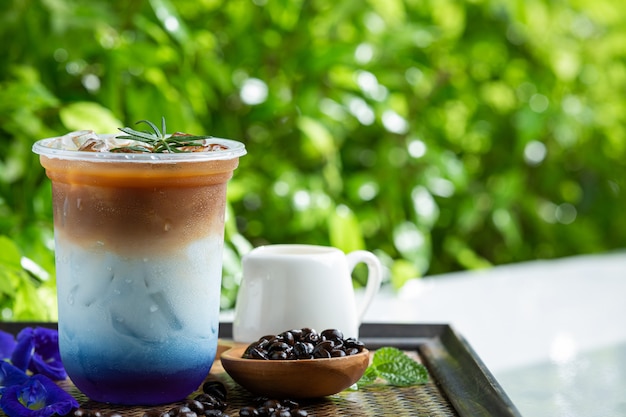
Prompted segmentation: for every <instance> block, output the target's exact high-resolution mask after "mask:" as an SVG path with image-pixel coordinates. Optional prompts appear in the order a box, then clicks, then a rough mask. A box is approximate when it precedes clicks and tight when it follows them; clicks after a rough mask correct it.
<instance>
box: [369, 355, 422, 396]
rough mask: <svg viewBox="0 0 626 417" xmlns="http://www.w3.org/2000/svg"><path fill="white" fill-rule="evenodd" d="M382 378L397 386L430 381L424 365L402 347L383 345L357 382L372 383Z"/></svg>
mask: <svg viewBox="0 0 626 417" xmlns="http://www.w3.org/2000/svg"><path fill="white" fill-rule="evenodd" d="M380 380H384V381H386V383H387V384H389V385H393V386H396V387H408V386H410V385H418V384H425V383H426V382H428V371H427V370H426V367H425V366H424V365H422V364H421V363H418V362H416V361H415V360H413V359H411V358H410V357H408V356H407V355H406V354H405V353H404V352H402V351H401V350H400V349H397V348H394V347H383V348H380V349H378V350H377V351H376V352H375V353H374V356H373V358H372V363H371V364H370V366H369V367H368V368H367V369H366V370H365V373H364V374H363V376H362V377H361V379H360V380H359V381H358V382H357V386H358V387H363V386H366V385H372V384H375V383H377V381H380Z"/></svg>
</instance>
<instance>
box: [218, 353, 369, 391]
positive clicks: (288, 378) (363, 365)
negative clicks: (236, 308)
mask: <svg viewBox="0 0 626 417" xmlns="http://www.w3.org/2000/svg"><path fill="white" fill-rule="evenodd" d="M245 350H246V346H243V347H235V348H232V349H229V350H227V351H226V352H224V353H222V356H221V359H222V366H223V367H224V369H225V370H226V372H228V374H229V375H230V376H231V377H232V378H233V380H235V382H237V383H238V384H239V385H241V386H242V387H244V388H245V389H247V390H248V391H250V392H252V393H253V394H257V395H262V396H266V397H270V398H273V399H281V398H293V399H298V398H300V399H301V398H316V397H325V396H327V395H332V394H336V393H338V392H340V391H343V390H344V389H346V388H348V387H350V386H351V385H353V384H354V383H355V382H357V381H358V380H359V379H360V378H361V376H363V373H364V372H365V369H367V366H368V365H369V351H368V350H367V349H363V351H362V352H361V353H358V354H356V355H350V356H343V357H340V358H328V359H294V360H261V359H244V358H242V357H241V356H242V355H243V353H244V351H245Z"/></svg>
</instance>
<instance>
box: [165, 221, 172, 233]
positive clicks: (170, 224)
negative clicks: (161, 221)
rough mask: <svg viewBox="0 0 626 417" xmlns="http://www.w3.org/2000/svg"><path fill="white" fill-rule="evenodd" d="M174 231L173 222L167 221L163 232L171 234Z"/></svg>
mask: <svg viewBox="0 0 626 417" xmlns="http://www.w3.org/2000/svg"><path fill="white" fill-rule="evenodd" d="M171 229H172V222H170V221H169V220H166V221H165V225H164V226H163V230H164V231H166V232H169V231H170V230H171Z"/></svg>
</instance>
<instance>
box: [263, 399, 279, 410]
mask: <svg viewBox="0 0 626 417" xmlns="http://www.w3.org/2000/svg"><path fill="white" fill-rule="evenodd" d="M261 407H267V408H273V409H278V408H282V407H283V405H282V403H281V402H280V401H278V400H272V399H268V400H265V401H264V402H263V404H261Z"/></svg>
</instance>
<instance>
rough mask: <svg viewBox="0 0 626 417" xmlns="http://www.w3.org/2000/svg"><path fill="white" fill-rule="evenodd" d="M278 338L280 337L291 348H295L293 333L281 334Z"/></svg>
mask: <svg viewBox="0 0 626 417" xmlns="http://www.w3.org/2000/svg"><path fill="white" fill-rule="evenodd" d="M278 337H280V338H281V339H282V340H283V341H284V342H285V343H287V344H288V345H289V346H293V344H294V342H295V337H294V335H293V332H292V331H287V332H282V333H281V334H279V335H278Z"/></svg>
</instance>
